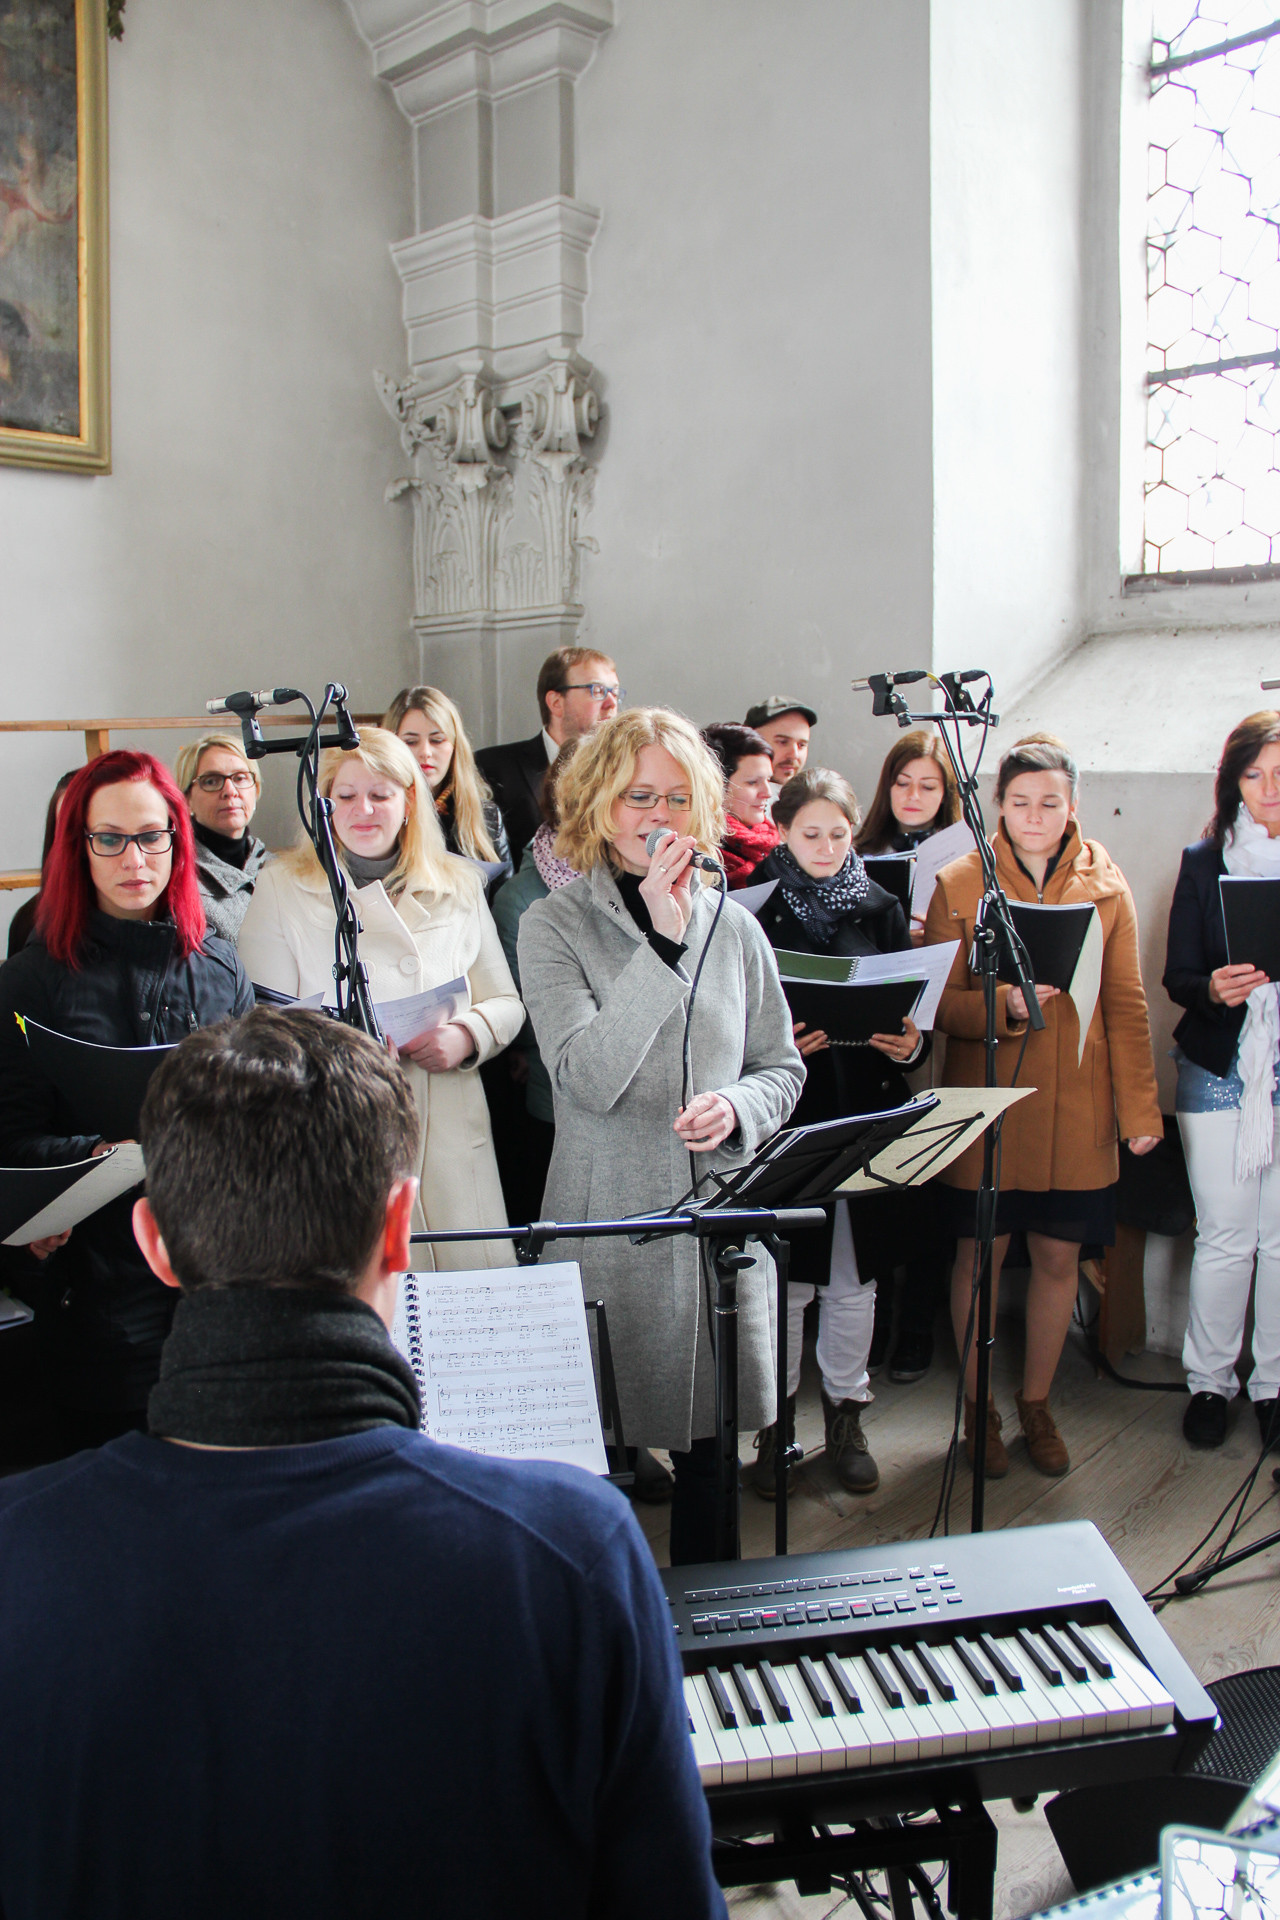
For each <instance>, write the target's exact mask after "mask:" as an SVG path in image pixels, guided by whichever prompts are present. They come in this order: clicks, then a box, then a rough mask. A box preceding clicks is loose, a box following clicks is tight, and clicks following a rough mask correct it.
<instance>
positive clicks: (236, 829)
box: [173, 733, 271, 942]
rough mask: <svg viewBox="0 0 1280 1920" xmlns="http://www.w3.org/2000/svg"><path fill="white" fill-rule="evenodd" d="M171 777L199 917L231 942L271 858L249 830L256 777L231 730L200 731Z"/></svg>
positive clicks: (257, 785)
mask: <svg viewBox="0 0 1280 1920" xmlns="http://www.w3.org/2000/svg"><path fill="white" fill-rule="evenodd" d="M173 776H174V779H175V780H176V781H177V783H178V785H179V787H180V788H181V789H182V791H183V793H184V794H185V795H186V801H187V805H188V807H189V808H190V809H191V819H192V823H193V826H194V828H195V837H196V879H197V881H198V883H199V887H200V898H201V900H202V901H203V903H204V912H205V919H206V920H207V921H208V922H209V926H210V928H211V930H212V931H213V932H214V933H218V934H221V936H222V938H223V939H224V940H230V941H233V942H234V940H235V939H236V936H237V935H238V934H239V932H240V922H241V921H242V920H243V919H244V916H245V911H246V909H247V907H248V905H249V902H250V900H251V899H252V898H253V889H254V886H255V884H256V882H257V878H258V875H259V874H260V873H261V872H262V869H263V868H264V867H265V866H266V864H267V861H268V860H269V859H270V858H271V856H270V854H269V853H268V852H267V849H266V848H265V847H264V846H263V844H262V842H261V840H258V839H255V838H254V836H253V834H251V833H250V831H249V822H250V821H251V820H252V818H253V812H254V808H255V807H256V806H257V804H258V801H259V799H260V797H261V794H262V778H261V776H260V774H259V772H258V769H257V768H256V767H255V766H254V765H253V764H252V763H251V762H250V761H248V760H246V759H245V757H244V747H243V745H242V744H241V742H240V741H239V740H238V739H237V738H236V736H235V734H233V733H206V734H204V735H202V736H201V738H200V739H199V740H196V741H194V742H193V743H192V744H191V745H190V746H187V747H184V748H183V749H182V751H181V753H180V754H179V755H178V757H177V759H176V760H175V761H174V763H173Z"/></svg>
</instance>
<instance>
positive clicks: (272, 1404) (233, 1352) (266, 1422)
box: [147, 1286, 419, 1447]
mask: <svg viewBox="0 0 1280 1920" xmlns="http://www.w3.org/2000/svg"><path fill="white" fill-rule="evenodd" d="M418 1419H419V1405H418V1385H417V1381H416V1380H415V1379H414V1376H413V1369H412V1368H411V1367H410V1365H409V1363H408V1362H407V1361H406V1360H403V1359H402V1358H401V1356H400V1355H399V1354H398V1353H397V1352H396V1350H395V1348H394V1347H393V1346H392V1344H391V1341H390V1338H389V1337H388V1334H387V1330H386V1328H385V1327H384V1326H383V1324H382V1322H381V1320H379V1318H378V1316H377V1314H376V1313H375V1312H374V1311H373V1308H372V1307H367V1306H366V1305H365V1303H364V1301H363V1300H357V1299H356V1298H355V1296H354V1295H353V1294H349V1293H339V1292H337V1291H335V1290H333V1289H329V1288H324V1287H254V1286H243V1287H197V1288H195V1289H193V1291H192V1292H190V1293H184V1294H183V1295H182V1298H181V1299H180V1300H179V1302H178V1310H177V1312H176V1313H175V1314H174V1317H173V1331H172V1332H171V1333H170V1335H169V1338H168V1339H167V1340H166V1341H165V1343H164V1351H163V1352H162V1353H161V1356H160V1380H159V1384H158V1385H157V1386H155V1387H153V1388H152V1390H151V1396H150V1398H149V1400H148V1401H147V1426H148V1429H149V1430H150V1432H152V1433H154V1434H157V1435H160V1436H162V1437H164V1438H166V1439H170V1440H194V1441H197V1442H198V1443H200V1444H201V1445H203V1446H207V1447H295V1446H305V1445H306V1444H308V1443H309V1442H310V1441H313V1440H336V1439H337V1438H338V1437H339V1436H340V1435H341V1434H346V1433H364V1432H365V1431H366V1430H367V1429H368V1428H370V1427H408V1428H409V1430H410V1431H411V1432H413V1431H416V1429H417V1426H418Z"/></svg>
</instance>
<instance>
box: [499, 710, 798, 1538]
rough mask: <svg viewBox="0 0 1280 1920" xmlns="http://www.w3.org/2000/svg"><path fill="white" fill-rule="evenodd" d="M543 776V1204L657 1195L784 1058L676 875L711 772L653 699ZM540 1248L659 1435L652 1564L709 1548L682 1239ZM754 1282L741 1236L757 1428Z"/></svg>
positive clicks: (580, 1204)
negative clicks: (547, 1158) (603, 1322)
mask: <svg viewBox="0 0 1280 1920" xmlns="http://www.w3.org/2000/svg"><path fill="white" fill-rule="evenodd" d="M556 795H557V799H558V801H559V805H560V831H559V834H558V836H557V839H556V846H555V850H556V853H557V854H558V855H559V857H560V858H561V859H563V860H566V861H567V862H568V863H569V865H570V866H571V867H573V868H575V869H576V870H577V871H578V873H580V874H581V875H582V878H581V879H578V880H574V881H572V882H571V884H570V885H568V886H565V887H561V888H559V889H558V890H557V891H556V892H553V893H551V894H550V895H549V896H548V897H547V898H546V899H545V900H536V901H534V902H533V904H532V905H531V906H530V907H529V908H528V910H527V912H526V913H525V914H524V916H523V918H522V920H521V922H520V933H519V943H518V946H519V958H520V979H521V983H522V987H523V991H524V996H525V1001H526V1004H527V1006H528V1008H529V1014H530V1018H531V1019H532V1021H533V1027H534V1032H535V1033H536V1035H537V1040H538V1049H539V1051H540V1053H541V1055H542V1058H543V1060H544V1062H545V1063H546V1067H547V1071H548V1073H549V1074H550V1077H551V1089H552V1104H553V1108H554V1112H555V1128H556V1137H555V1146H554V1148H553V1150H552V1155H551V1171H550V1174H549V1176H548V1180H547V1190H546V1194H545V1197H544V1200H543V1212H544V1214H545V1215H546V1216H547V1217H548V1218H551V1219H557V1220H600V1219H608V1218H617V1217H619V1216H621V1215H624V1214H631V1213H640V1212H653V1211H660V1210H662V1209H665V1208H669V1207H671V1206H673V1205H674V1204H675V1202H677V1201H678V1200H679V1199H680V1198H681V1196H682V1195H683V1194H685V1193H687V1192H688V1190H689V1188H690V1187H691V1186H692V1185H693V1183H694V1181H695V1180H696V1179H698V1178H699V1176H701V1175H705V1174H706V1173H707V1172H708V1170H709V1169H710V1168H712V1167H714V1168H715V1169H717V1170H718V1171H721V1172H727V1171H729V1170H731V1169H732V1168H734V1167H738V1166H741V1165H742V1164H743V1162H744V1161H746V1160H748V1159H750V1157H751V1155H752V1154H753V1153H754V1152H755V1151H756V1149H757V1148H758V1147H760V1146H761V1145H762V1144H763V1143H764V1142H765V1141H766V1140H768V1139H770V1138H771V1137H772V1135H773V1134H775V1133H776V1132H777V1130H778V1128H779V1127H780V1126H782V1124H783V1123H784V1121H785V1120H786V1118H787V1115H788V1114H789V1113H790V1111H791V1109H792V1107H793V1106H794V1105H795V1102H796V1098H797V1095H798V1094H799V1091H800V1087H801V1084H802V1082H803V1079H804V1069H803V1067H802V1066H801V1063H800V1056H799V1054H798V1053H797V1052H796V1048H795V1044H794V1042H793V1040H792V1038H791V1020H790V1017H789V1014H788V1012H787V1003H786V1001H785V999H784V998H783V995H782V989H781V987H780V986H779V984H778V973H777V968H776V967H775V966H774V963H773V956H772V954H771V953H770V951H769V943H768V941H767V940H766V939H765V937H764V935H763V933H762V932H761V931H760V927H759V925H758V924H757V922H756V920H755V919H754V918H753V916H752V915H751V914H749V913H747V912H746V911H745V910H744V909H743V908H742V907H740V906H738V905H737V903H736V902H735V901H734V900H733V898H732V897H730V898H729V899H728V900H727V901H726V902H725V903H724V906H723V908H722V909H721V908H720V906H719V899H718V889H717V888H715V887H702V886H700V885H699V884H698V882H697V878H696V875H695V872H694V869H693V866H692V860H693V855H694V853H695V852H697V851H698V850H699V849H701V850H702V851H703V852H706V853H710V852H713V851H714V849H715V848H717V847H718V846H719V844H720V839H721V834H722V832H723V826H724V812H723V801H724V777H723V774H722V773H721V770H720V765H719V763H718V761H717V760H716V759H715V758H714V756H713V755H712V754H711V752H710V750H709V749H708V747H707V746H706V744H705V743H704V742H703V741H702V740H701V739H700V738H699V736H698V734H697V733H696V732H695V730H694V728H693V727H692V726H691V725H690V723H689V722H688V721H687V720H685V719H684V718H682V716H681V715H679V714H675V713H671V712H668V711H667V710H666V709H665V708H662V707H648V708H646V707H639V708H634V709H632V710H631V711H630V712H627V713H620V714H616V715H615V716H614V717H613V718H612V719H608V720H603V721H601V723H600V725H599V726H598V727H596V729H595V731H594V732H593V733H591V734H589V735H587V736H586V737H584V738H583V739H582V741H581V742H580V744H579V746H578V750H577V752H576V754H575V755H574V757H573V759H572V760H571V761H570V762H569V764H568V766H567V767H566V768H565V769H564V771H563V773H562V774H561V776H560V779H559V782H558V785H557V789H556ZM655 833H656V834H657V835H658V836H659V842H658V843H656V844H655V845H654V847H652V848H651V846H650V840H651V838H652V837H653V836H654V834H655ZM717 911H719V914H720V918H719V924H718V925H717V924H716V916H717ZM713 929H714V932H713ZM699 969H701V972H699ZM695 980H696V981H697V996H696V999H695V998H694V983H695ZM686 1028H687V1033H688V1053H687V1061H688V1068H687V1074H686V1052H685V1037H686ZM557 1257H560V1258H564V1259H568V1260H576V1261H578V1263H579V1265H580V1267H581V1270H582V1279H583V1286H584V1290H585V1292H586V1295H587V1298H588V1299H592V1300H594V1299H603V1300H604V1301H605V1302H606V1305H607V1310H608V1316H609V1338H610V1343H611V1345H612V1349H613V1358H614V1364H615V1367H616V1369H617V1375H618V1391H619V1395H620V1398H621V1403H622V1417H623V1428H624V1431H625V1435H626V1439H627V1441H628V1443H629V1444H631V1445H634V1446H643V1447H661V1448H665V1449H667V1450H668V1451H669V1452H670V1454H671V1461H672V1465H673V1467H674V1469H675V1493H674V1496H673V1501H672V1510H671V1560H672V1564H673V1565H683V1564H687V1563H689V1562H692V1561H697V1560H708V1559H712V1558H714V1555H715V1549H716V1538H715V1518H716V1451H715V1439H714V1433H715V1393H714V1366H713V1359H712V1346H711V1326H710V1322H709V1319H708V1314H707V1296H706V1291H705V1285H704V1277H703V1275H702V1273H701V1271H700V1263H699V1253H698V1245H697V1242H696V1241H695V1240H693V1239H690V1238H685V1237H682V1236H680V1237H674V1238H670V1239H662V1240H655V1241H653V1242H651V1243H650V1244H649V1245H647V1246H644V1247H634V1246H632V1245H631V1243H630V1241H629V1240H627V1239H626V1238H621V1239H591V1240H585V1241H581V1242H578V1241H572V1242H569V1241H566V1242H565V1243H564V1245H563V1251H562V1252H561V1253H559V1254H558V1256H557ZM767 1287H768V1262H767V1260H766V1259H765V1258H764V1257H763V1255H760V1254H757V1256H756V1259H755V1263H754V1265H753V1266H752V1267H751V1268H750V1269H749V1270H748V1271H746V1272H744V1273H743V1274H741V1275H740V1277H739V1282H738V1343H739V1345H738V1395H739V1417H740V1419H741V1420H742V1422H743V1424H744V1425H747V1424H748V1423H750V1424H753V1425H755V1426H762V1425H763V1424H764V1423H765V1421H767V1420H771V1419H772V1418H773V1413H774V1407H775V1404H776V1397H777V1396H776V1388H775V1384H774V1372H773V1356H772V1347H771V1343H770V1338H769V1309H768V1300H767Z"/></svg>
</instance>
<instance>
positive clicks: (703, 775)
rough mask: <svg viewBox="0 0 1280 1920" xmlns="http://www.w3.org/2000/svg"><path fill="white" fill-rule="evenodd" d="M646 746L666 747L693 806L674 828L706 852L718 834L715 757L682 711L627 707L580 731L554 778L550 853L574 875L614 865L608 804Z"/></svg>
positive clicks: (720, 804) (720, 797) (719, 790)
mask: <svg viewBox="0 0 1280 1920" xmlns="http://www.w3.org/2000/svg"><path fill="white" fill-rule="evenodd" d="M646 747H663V748H665V750H666V751H667V752H668V753H669V754H670V755H671V758H672V759H673V760H674V761H675V762H676V764H677V765H678V766H679V768H680V771H681V772H682V773H683V774H684V776H685V778H686V779H687V780H688V782H689V797H690V799H691V800H692V802H693V805H692V807H691V808H690V811H689V817H688V819H687V820H686V821H682V822H681V823H680V831H681V832H682V833H688V834H692V835H693V837H694V839H695V840H696V841H697V843H698V845H699V847H700V848H701V849H702V851H703V852H704V853H714V852H715V851H716V849H717V848H718V847H719V845H720V842H721V840H722V839H723V837H724V774H723V773H722V772H721V769H720V762H719V761H718V760H717V759H716V757H715V755H714V754H713V753H712V751H711V749H710V748H709V747H708V745H707V743H706V741H705V740H704V739H703V738H702V736H701V735H700V734H699V732H698V730H697V728H696V727H695V726H694V725H693V723H692V721H689V720H686V719H685V717H684V715H683V714H681V713H673V712H672V711H671V709H670V708H669V707H630V708H628V710H627V711H626V712H625V713H615V714H614V715H613V716H612V718H611V719H608V720H602V721H601V723H600V725H599V726H598V727H595V728H593V729H592V731H591V732H590V733H588V734H585V735H584V736H583V738H582V739H581V740H580V741H579V743H578V750H577V752H576V753H575V754H574V756H573V758H572V759H571V760H570V762H569V764H568V765H567V766H566V767H565V769H564V771H563V772H562V773H561V775H560V777H559V779H558V781H557V783H556V800H557V802H558V804H559V808H560V831H559V833H558V834H557V836H556V852H557V853H558V854H559V855H560V857H561V859H563V860H567V861H568V862H569V865H570V866H571V867H573V868H575V869H576V870H577V872H579V873H589V872H590V871H591V869H592V868H593V867H598V866H599V865H600V864H601V862H602V861H608V862H609V863H610V864H611V865H613V866H616V865H617V861H616V860H615V859H614V858H613V854H612V841H613V837H614V834H615V833H616V831H617V828H616V826H615V823H614V817H613V812H614V807H615V805H616V804H617V801H618V800H619V799H620V797H621V796H622V795H623V794H624V793H625V792H626V791H627V789H628V787H629V786H630V785H631V783H632V781H633V780H634V779H635V773H636V762H637V761H638V759H639V758H640V755H641V753H642V752H643V751H644V749H645V748H646Z"/></svg>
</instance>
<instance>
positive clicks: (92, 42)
mask: <svg viewBox="0 0 1280 1920" xmlns="http://www.w3.org/2000/svg"><path fill="white" fill-rule="evenodd" d="M107 293H108V289H107V36H106V8H105V6H104V4H103V0H5V4H4V6H3V8H0V462H4V463H7V464H15V465H18V466H28V467H57V468H61V469H64V470H65V469H71V470H79V471H81V472H85V473H106V472H109V470H110V467H111V413H110V391H109V383H108V314H107Z"/></svg>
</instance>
